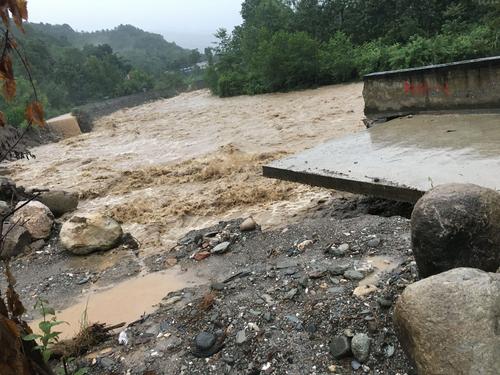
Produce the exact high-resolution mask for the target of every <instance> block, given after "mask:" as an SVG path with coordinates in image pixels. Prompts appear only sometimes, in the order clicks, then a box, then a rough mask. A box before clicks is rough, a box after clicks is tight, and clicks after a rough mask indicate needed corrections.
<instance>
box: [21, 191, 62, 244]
mask: <svg viewBox="0 0 500 375" xmlns="http://www.w3.org/2000/svg"><path fill="white" fill-rule="evenodd" d="M25 203H26V202H25V201H21V202H19V203H18V204H17V206H16V207H18V208H19V207H22V208H20V209H19V210H18V211H16V213H15V214H14V215H13V216H12V222H13V223H19V224H21V225H22V226H24V227H25V228H26V229H27V230H28V232H30V234H31V237H33V239H35V240H41V239H45V238H48V237H49V236H50V232H51V231H52V225H53V224H54V215H53V214H52V212H51V211H50V209H49V208H48V207H47V206H46V205H44V204H43V203H41V202H37V201H31V202H29V203H28V204H26V205H25ZM23 205H24V206H23Z"/></svg>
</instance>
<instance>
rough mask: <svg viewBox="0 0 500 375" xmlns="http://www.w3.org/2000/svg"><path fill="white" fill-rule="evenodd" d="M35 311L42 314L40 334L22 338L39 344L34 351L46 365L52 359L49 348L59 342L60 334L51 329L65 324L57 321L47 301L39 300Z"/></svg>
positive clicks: (39, 326) (39, 325)
mask: <svg viewBox="0 0 500 375" xmlns="http://www.w3.org/2000/svg"><path fill="white" fill-rule="evenodd" d="M35 310H38V311H39V312H40V314H42V317H43V321H41V322H40V323H39V324H38V328H40V331H41V333H42V334H36V333H31V334H29V335H26V336H24V337H23V340H24V341H37V340H39V342H40V343H41V344H39V345H36V346H35V349H36V350H39V351H40V352H41V353H42V357H43V360H44V361H45V362H46V363H47V362H49V360H50V358H51V357H52V354H53V353H52V350H51V349H50V346H51V345H53V344H56V343H57V342H59V335H60V334H61V332H57V331H56V332H54V331H52V329H53V328H54V327H56V326H58V325H61V324H64V323H66V322H62V321H58V320H57V317H56V312H55V310H54V308H52V307H50V306H49V303H48V301H46V300H43V299H41V298H39V299H38V300H37V302H36V304H35Z"/></svg>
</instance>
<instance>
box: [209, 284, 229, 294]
mask: <svg viewBox="0 0 500 375" xmlns="http://www.w3.org/2000/svg"><path fill="white" fill-rule="evenodd" d="M210 288H212V289H213V290H217V291H219V292H221V291H223V290H224V289H226V284H224V283H213V284H212V285H210Z"/></svg>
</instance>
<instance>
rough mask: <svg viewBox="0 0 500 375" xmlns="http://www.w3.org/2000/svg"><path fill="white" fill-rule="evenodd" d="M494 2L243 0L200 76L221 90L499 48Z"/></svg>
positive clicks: (342, 75) (352, 74)
mask: <svg viewBox="0 0 500 375" xmlns="http://www.w3.org/2000/svg"><path fill="white" fill-rule="evenodd" d="M499 14H500V5H499V3H497V2H486V1H477V0H428V1H421V0H245V1H244V2H243V4H242V8H241V15H242V18H243V23H242V24H241V25H240V26H237V27H236V28H235V29H234V31H233V32H232V33H231V34H229V33H228V32H227V31H225V30H219V31H218V33H217V34H216V36H217V37H218V40H219V43H218V45H217V46H216V47H215V48H214V49H213V51H211V52H212V57H211V62H212V63H211V65H210V69H209V70H208V71H207V75H206V80H207V82H208V83H209V85H210V88H211V89H212V91H213V92H214V93H216V94H218V95H221V96H231V95H238V94H257V93H263V92H272V91H284V90H290V89H295V88H303V87H309V86H315V85H320V84H331V83H336V82H345V81H349V80H353V79H359V78H360V77H361V76H363V75H364V74H366V73H369V72H373V71H378V70H390V69H402V68H409V67H415V66H421V65H425V64H436V63H444V62H451V61H455V60H460V59H467V58H477V57H485V56H492V55H496V54H499V53H500V27H499V22H500V21H499V19H500V16H499Z"/></svg>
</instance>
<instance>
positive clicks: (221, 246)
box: [212, 242, 231, 254]
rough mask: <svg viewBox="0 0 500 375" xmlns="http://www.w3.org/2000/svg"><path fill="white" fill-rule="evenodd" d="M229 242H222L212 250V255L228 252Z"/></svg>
mask: <svg viewBox="0 0 500 375" xmlns="http://www.w3.org/2000/svg"><path fill="white" fill-rule="evenodd" d="M230 245H231V243H230V242H223V243H221V244H218V245H217V246H215V247H214V248H213V249H212V254H224V253H225V252H227V251H228V250H229V246H230Z"/></svg>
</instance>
